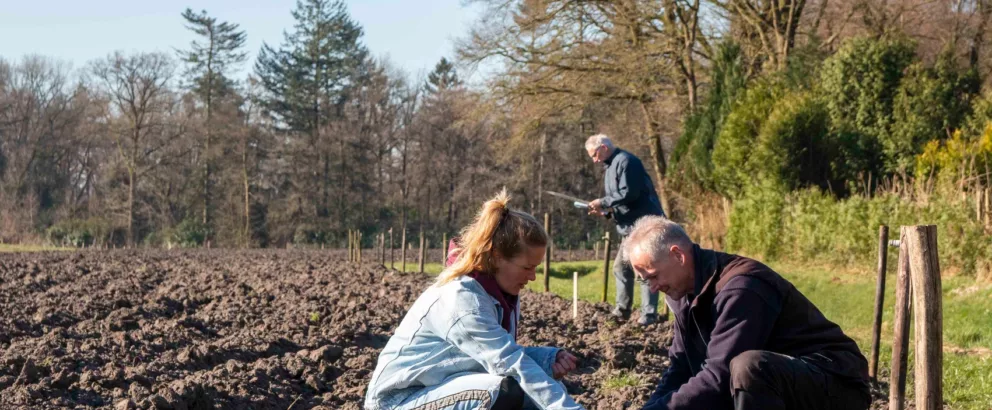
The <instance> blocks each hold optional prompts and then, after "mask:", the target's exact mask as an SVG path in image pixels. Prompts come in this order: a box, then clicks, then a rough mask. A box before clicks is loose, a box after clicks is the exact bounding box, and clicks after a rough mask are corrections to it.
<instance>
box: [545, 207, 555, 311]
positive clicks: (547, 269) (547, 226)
mask: <svg viewBox="0 0 992 410" xmlns="http://www.w3.org/2000/svg"><path fill="white" fill-rule="evenodd" d="M544 232H547V233H548V245H547V246H545V247H544V291H545V292H547V291H548V290H549V285H550V281H551V276H550V275H551V244H552V243H554V239H552V236H551V214H549V213H547V212H545V213H544Z"/></svg>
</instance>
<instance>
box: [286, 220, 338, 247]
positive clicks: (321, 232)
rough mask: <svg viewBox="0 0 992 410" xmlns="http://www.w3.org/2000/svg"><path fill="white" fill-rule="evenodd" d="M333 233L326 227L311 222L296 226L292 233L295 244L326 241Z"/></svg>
mask: <svg viewBox="0 0 992 410" xmlns="http://www.w3.org/2000/svg"><path fill="white" fill-rule="evenodd" d="M333 237H334V235H333V234H332V233H331V232H328V231H327V230H326V229H323V228H321V227H318V226H317V225H312V224H303V225H299V226H297V227H296V232H295V233H293V243H294V244H297V245H313V244H322V243H328V242H330V241H331V239H332V238H333Z"/></svg>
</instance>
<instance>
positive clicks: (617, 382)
mask: <svg viewBox="0 0 992 410" xmlns="http://www.w3.org/2000/svg"><path fill="white" fill-rule="evenodd" d="M640 384H641V379H640V378H639V377H637V375H635V374H630V373H627V372H620V374H617V375H615V376H611V377H609V378H607V379H606V380H604V381H603V390H606V391H609V390H616V389H620V388H623V387H635V386H639V385H640Z"/></svg>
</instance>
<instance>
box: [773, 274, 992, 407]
mask: <svg viewBox="0 0 992 410" xmlns="http://www.w3.org/2000/svg"><path fill="white" fill-rule="evenodd" d="M772 267H773V268H774V269H775V270H776V271H778V272H779V273H781V274H782V275H783V276H784V277H786V278H787V279H789V280H790V281H792V283H793V284H795V285H796V287H797V288H798V289H799V290H800V291H801V292H803V294H804V295H806V297H807V298H809V299H810V300H811V301H812V302H813V303H814V304H815V305H816V306H817V307H818V308H819V309H820V311H822V312H823V314H824V315H826V317H827V318H828V319H830V320H831V321H833V322H834V323H837V324H838V325H840V327H841V328H842V329H844V332H845V333H847V334H848V335H849V336H851V337H852V338H853V339H854V340H855V341H856V342H857V343H858V346H860V347H861V351H862V352H863V353H864V354H865V357H868V355H869V353H870V352H869V349H871V327H872V321H873V320H874V309H875V277H874V275H868V274H865V275H860V274H851V273H842V272H840V271H838V270H835V269H831V268H826V267H817V266H812V267H811V266H809V265H806V264H798V263H788V262H782V263H774V264H772ZM873 269H874V267H865V271H866V272H870V271H872V270H873ZM894 271H895V269H894V267H893V268H892V269H889V272H890V274H889V275H888V276H886V279H885V285H886V286H885V300H884V307H885V309H884V310H883V312H882V336H881V342H882V343H881V346H880V349H879V372H880V373H883V369H885V373H887V370H888V369H889V368H890V367H891V359H892V328H893V326H894V323H893V317H894V307H893V306H894V305H895V283H896V277H895V274H894ZM941 287H942V288H943V293H942V299H943V310H944V312H943V313H944V328H943V331H944V332H943V333H944V400H945V401H946V402H947V403H948V404H950V406H951V407H952V408H955V409H989V408H992V357H990V355H989V350H990V349H992V285H990V284H983V283H978V282H975V280H974V279H971V278H968V277H944V278H941ZM910 329H912V327H911V328H910ZM910 332H911V333H912V330H910ZM910 343H911V344H910V349H909V351H910V359H909V360H910V368H909V382H908V383H907V396H908V397H912V391H913V370H912V369H913V368H912V366H913V356H914V355H913V350H914V349H915V347H914V346H913V344H912V341H911V342H910ZM952 350H959V351H961V350H963V351H967V352H970V353H955V352H954V351H952Z"/></svg>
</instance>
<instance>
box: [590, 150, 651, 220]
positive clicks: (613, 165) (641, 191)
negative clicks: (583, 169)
mask: <svg viewBox="0 0 992 410" xmlns="http://www.w3.org/2000/svg"><path fill="white" fill-rule="evenodd" d="M603 165H604V166H605V167H606V177H605V178H604V179H603V182H604V184H603V185H604V186H605V188H606V196H605V197H602V198H600V203H601V204H602V206H603V208H613V220H615V221H616V223H617V231H618V232H620V234H621V235H627V234H628V233H630V230H631V229H632V228H633V226H634V222H636V221H637V220H638V219H639V218H640V217H642V216H644V215H662V216H664V215H665V213H664V212H663V211H662V210H661V201H659V200H658V194H657V193H656V192H655V190H654V183H652V182H651V177H650V176H648V173H647V171H645V170H644V164H642V163H641V160H640V159H638V158H637V157H635V156H634V155H633V154H631V153H629V152H627V151H624V150H622V149H619V148H615V149H614V151H613V154H612V155H610V157H609V158H607V159H606V160H605V161H603Z"/></svg>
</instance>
